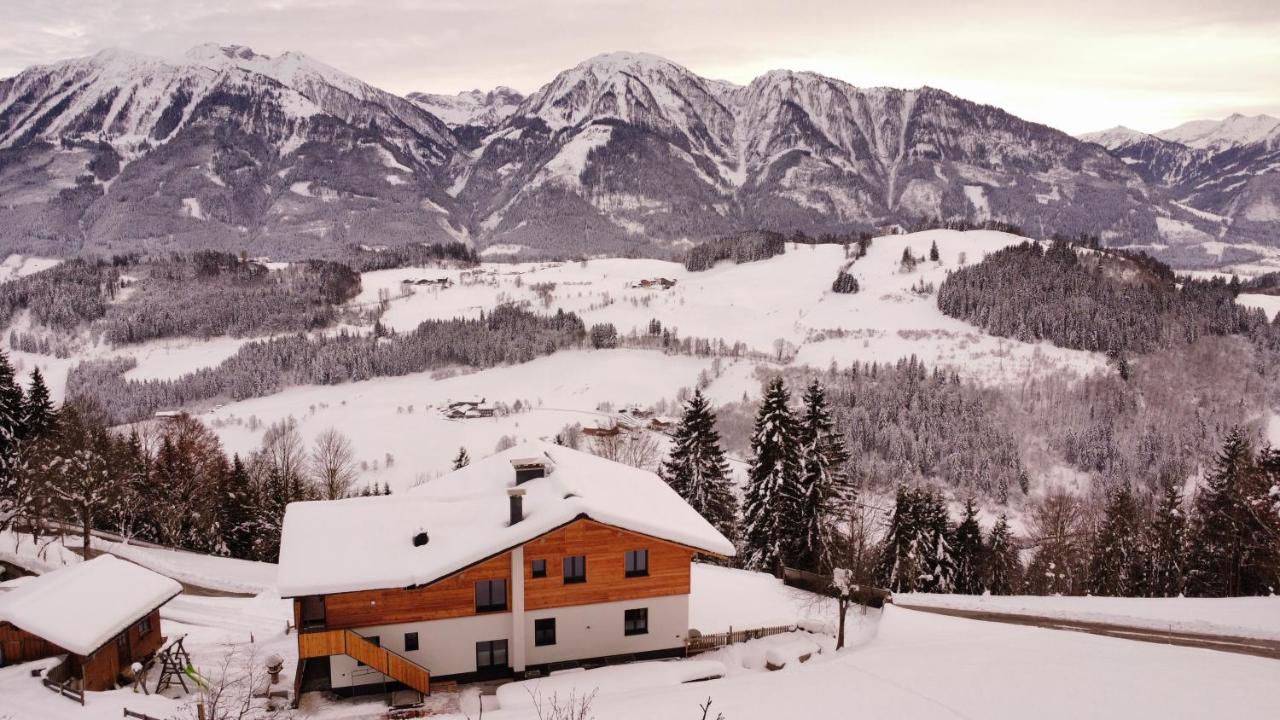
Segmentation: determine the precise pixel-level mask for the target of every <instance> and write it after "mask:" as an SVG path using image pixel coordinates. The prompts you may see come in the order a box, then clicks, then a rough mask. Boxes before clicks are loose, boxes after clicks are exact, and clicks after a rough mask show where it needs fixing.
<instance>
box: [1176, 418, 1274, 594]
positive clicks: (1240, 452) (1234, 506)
mask: <svg viewBox="0 0 1280 720" xmlns="http://www.w3.org/2000/svg"><path fill="white" fill-rule="evenodd" d="M1253 460H1254V458H1253V447H1252V445H1251V444H1250V442H1249V440H1248V438H1246V437H1245V435H1244V432H1243V431H1242V430H1241V429H1240V428H1235V429H1234V430H1232V431H1231V432H1230V433H1229V434H1228V435H1227V438H1226V441H1225V442H1224V443H1223V446H1222V451H1221V452H1220V453H1219V454H1218V457H1217V460H1216V462H1215V463H1214V467H1213V470H1212V472H1210V473H1209V475H1208V477H1206V478H1205V480H1204V484H1203V485H1202V486H1201V487H1200V491H1199V493H1198V494H1197V495H1196V499H1195V514H1194V515H1193V519H1192V524H1191V532H1190V542H1189V543H1188V548H1189V552H1188V556H1187V578H1186V589H1187V592H1188V594H1191V595H1197V596H1202V597H1231V596H1236V595H1243V594H1252V593H1253V592H1256V591H1261V590H1265V588H1264V587H1262V586H1259V584H1258V583H1256V582H1253V581H1254V580H1255V579H1256V578H1254V577H1252V576H1253V575H1254V573H1253V572H1252V570H1253V568H1251V567H1250V566H1249V560H1250V558H1249V548H1250V546H1251V545H1252V542H1251V540H1252V538H1250V537H1249V535H1250V532H1249V530H1250V521H1249V518H1248V514H1249V509H1248V507H1247V505H1246V502H1245V486H1246V484H1247V483H1248V481H1249V476H1250V475H1251V474H1252V473H1254V472H1255V468H1254V463H1253Z"/></svg>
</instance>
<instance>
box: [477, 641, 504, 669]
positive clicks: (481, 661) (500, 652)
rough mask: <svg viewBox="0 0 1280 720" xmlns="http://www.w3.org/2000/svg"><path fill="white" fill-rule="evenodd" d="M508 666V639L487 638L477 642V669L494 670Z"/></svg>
mask: <svg viewBox="0 0 1280 720" xmlns="http://www.w3.org/2000/svg"><path fill="white" fill-rule="evenodd" d="M506 666H507V641H506V640H485V641H483V642H478V643H476V670H477V671H480V670H494V669H497V668H504V667H506Z"/></svg>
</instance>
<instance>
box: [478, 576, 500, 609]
mask: <svg viewBox="0 0 1280 720" xmlns="http://www.w3.org/2000/svg"><path fill="white" fill-rule="evenodd" d="M506 609H507V581H506V580H505V579H499V580H477V581H476V612H498V611H501V610H506Z"/></svg>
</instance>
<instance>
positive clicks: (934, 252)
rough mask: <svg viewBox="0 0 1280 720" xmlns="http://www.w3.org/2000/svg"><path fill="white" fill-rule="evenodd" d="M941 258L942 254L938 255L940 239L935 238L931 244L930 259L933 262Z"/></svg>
mask: <svg viewBox="0 0 1280 720" xmlns="http://www.w3.org/2000/svg"><path fill="white" fill-rule="evenodd" d="M939 258H940V256H939V255H938V241H937V240H934V241H933V244H932V245H930V246H929V260H931V261H933V262H938V259H939Z"/></svg>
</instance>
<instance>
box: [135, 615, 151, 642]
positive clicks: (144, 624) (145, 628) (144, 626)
mask: <svg viewBox="0 0 1280 720" xmlns="http://www.w3.org/2000/svg"><path fill="white" fill-rule="evenodd" d="M137 627H138V635H140V636H143V637H146V635H147V633H149V632H151V616H150V615H148V616H146V617H144V618H142V619H141V620H139V621H138V626H137Z"/></svg>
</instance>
